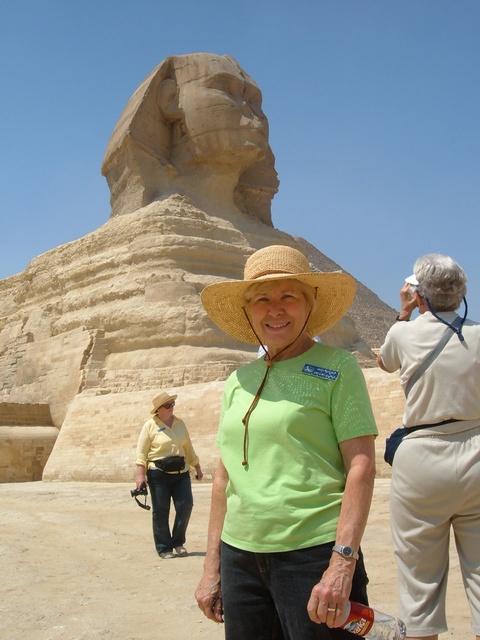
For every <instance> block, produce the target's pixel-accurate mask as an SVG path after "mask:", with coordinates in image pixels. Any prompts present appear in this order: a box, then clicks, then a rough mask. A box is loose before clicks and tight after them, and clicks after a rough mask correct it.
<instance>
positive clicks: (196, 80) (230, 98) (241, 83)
mask: <svg viewBox="0 0 480 640" xmlns="http://www.w3.org/2000/svg"><path fill="white" fill-rule="evenodd" d="M187 58H190V61H189V62H187V64H185V66H184V67H183V68H181V69H178V70H177V84H178V88H179V96H178V97H179V107H180V109H181V110H182V112H183V123H182V139H183V142H184V143H185V140H188V146H189V148H190V153H191V154H192V156H193V160H194V161H197V162H198V161H202V160H206V161H209V162H222V163H228V164H238V165H239V167H240V168H241V169H243V168H245V167H246V166H249V165H250V164H252V163H254V162H259V161H260V160H262V159H263V158H264V157H265V153H266V151H267V150H268V122H267V118H266V117H265V114H264V113H263V111H262V95H261V92H260V89H259V88H258V86H257V85H256V84H255V82H254V81H253V80H252V79H251V78H250V77H249V76H248V75H247V74H246V73H244V72H243V71H242V70H241V69H240V67H238V65H237V64H236V63H235V61H234V60H232V59H231V58H228V57H226V56H218V57H214V58H212V57H211V56H209V57H208V59H204V58H203V56H202V54H199V55H198V56H191V57H190V56H187ZM176 142H177V143H179V142H180V140H179V139H178V138H177V141H176Z"/></svg>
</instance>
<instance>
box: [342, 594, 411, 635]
mask: <svg viewBox="0 0 480 640" xmlns="http://www.w3.org/2000/svg"><path fill="white" fill-rule="evenodd" d="M340 629H345V631H349V632H350V633H353V634H354V635H356V636H362V637H363V638H369V640H404V638H405V637H406V635H407V630H406V628H405V624H404V623H403V622H402V621H401V620H399V619H398V618H394V617H393V616H389V615H388V613H382V612H381V611H376V610H375V609H372V608H371V607H367V606H366V605H364V604H360V603H358V602H352V601H349V602H347V604H346V606H345V614H344V620H343V623H342V624H341V625H340Z"/></svg>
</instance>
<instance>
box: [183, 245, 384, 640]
mask: <svg viewBox="0 0 480 640" xmlns="http://www.w3.org/2000/svg"><path fill="white" fill-rule="evenodd" d="M354 295H355V283H354V280H353V279H352V278H351V277H350V276H348V275H346V274H344V273H340V272H335V273H319V272H312V270H311V269H310V265H309V262H308V260H307V258H305V256H304V255H303V254H302V253H300V252H299V251H297V250H296V249H293V248H291V247H285V246H270V247H265V248H264V249H260V250H259V251H257V252H255V253H254V254H253V255H251V256H250V258H249V259H248V260H247V263H246V265H245V274H244V280H242V281H226V282H220V283H216V284H213V285H210V286H208V287H206V288H205V289H204V290H203V292H202V302H203V305H204V307H205V309H206V311H207V313H208V315H209V316H210V318H211V319H212V320H213V321H214V322H215V323H216V324H217V325H218V326H219V327H220V328H221V329H223V330H224V331H226V332H227V333H228V334H230V335H231V336H233V337H235V338H238V339H240V340H243V341H245V342H248V343H252V344H257V345H258V344H260V345H263V346H264V348H265V351H266V354H265V357H264V358H260V359H257V360H254V361H253V362H252V363H250V364H248V365H246V366H244V367H241V368H240V369H238V370H237V371H236V372H234V373H233V374H232V375H231V376H230V378H229V379H228V380H227V382H226V383H225V389H224V396H223V403H222V410H221V417H220V425H219V432H218V444H219V447H220V457H221V460H220V463H219V466H218V469H217V472H216V475H215V479H214V484H213V491H212V507H211V515H210V525H209V537H208V545H207V556H206V560H205V567H204V574H203V577H202V579H201V581H200V584H199V585H198V587H197V590H196V593H195V596H196V599H197V601H198V603H199V607H200V608H201V609H202V611H203V612H204V614H205V615H206V616H207V617H208V618H210V619H212V620H214V621H217V622H222V621H224V622H225V635H226V638H227V640H240V639H243V640H245V638H255V640H260V639H266V638H268V639H271V638H289V639H290V640H310V639H317V638H322V639H329V638H332V639H333V638H336V639H340V638H344V639H345V640H347V639H348V638H350V637H351V634H350V633H348V632H346V631H344V630H342V629H338V628H334V627H338V626H339V625H340V624H341V622H342V616H343V611H344V608H345V605H346V602H347V600H348V599H349V598H351V599H352V600H356V601H359V602H363V603H365V604H367V593H366V585H367V582H368V580H367V576H366V572H365V568H364V564H363V558H362V553H361V550H360V541H361V538H362V534H363V530H364V527H365V524H366V520H367V515H368V511H369V508H370V502H371V497H372V491H373V481H374V475H375V453H374V437H375V435H376V434H377V429H376V425H375V421H374V417H373V413H372V409H371V405H370V401H369V397H368V394H367V390H366V385H365V380H364V377H363V375H362V372H361V369H360V367H359V366H358V364H357V362H356V360H355V358H354V357H353V356H352V355H351V354H350V353H348V352H346V351H344V350H342V349H337V348H333V347H330V346H327V345H325V344H321V343H316V342H314V340H313V339H312V336H315V335H317V334H322V333H323V332H325V331H326V330H327V329H329V328H330V327H332V326H333V325H334V324H335V323H336V322H337V321H338V320H339V319H340V318H341V317H342V316H343V315H344V314H345V312H346V311H347V309H348V308H349V306H350V304H351V303H352V301H353V298H354ZM320 623H326V624H320Z"/></svg>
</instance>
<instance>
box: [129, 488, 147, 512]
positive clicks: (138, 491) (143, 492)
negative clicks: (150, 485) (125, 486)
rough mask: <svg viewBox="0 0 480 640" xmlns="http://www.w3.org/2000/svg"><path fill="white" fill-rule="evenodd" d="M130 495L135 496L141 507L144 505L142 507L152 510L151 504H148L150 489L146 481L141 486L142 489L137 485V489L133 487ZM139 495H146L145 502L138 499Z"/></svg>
mask: <svg viewBox="0 0 480 640" xmlns="http://www.w3.org/2000/svg"><path fill="white" fill-rule="evenodd" d="M130 495H131V496H132V498H135V502H136V503H137V504H138V506H139V507H142V509H146V510H147V511H149V510H150V506H149V505H148V504H147V496H148V489H147V483H146V482H144V483H143V484H142V485H141V486H140V489H137V488H136V487H135V489H131V491H130ZM138 496H145V503H144V504H142V503H141V502H140V500H139V499H138Z"/></svg>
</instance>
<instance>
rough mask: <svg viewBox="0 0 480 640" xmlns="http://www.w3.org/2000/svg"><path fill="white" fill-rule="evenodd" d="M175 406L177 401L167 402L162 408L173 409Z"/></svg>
mask: <svg viewBox="0 0 480 640" xmlns="http://www.w3.org/2000/svg"><path fill="white" fill-rule="evenodd" d="M174 406H175V402H167V403H166V404H162V407H161V408H162V409H171V408H172V407H174Z"/></svg>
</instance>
